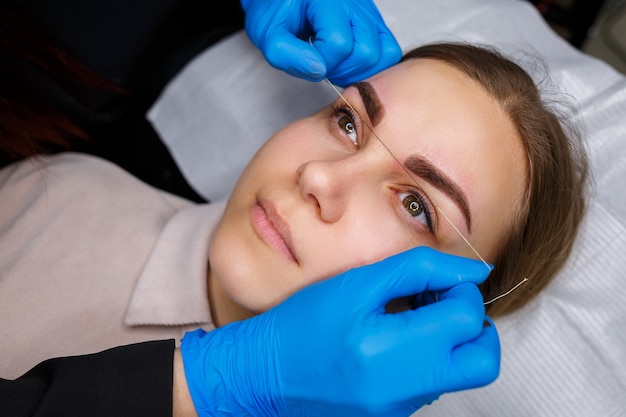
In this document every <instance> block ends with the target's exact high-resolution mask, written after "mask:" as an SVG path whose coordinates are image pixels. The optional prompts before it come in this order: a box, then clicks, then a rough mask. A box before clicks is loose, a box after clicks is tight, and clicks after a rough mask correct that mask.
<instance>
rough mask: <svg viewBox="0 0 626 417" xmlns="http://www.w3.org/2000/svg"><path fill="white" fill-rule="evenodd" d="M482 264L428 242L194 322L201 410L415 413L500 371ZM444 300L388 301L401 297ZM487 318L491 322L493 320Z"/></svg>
mask: <svg viewBox="0 0 626 417" xmlns="http://www.w3.org/2000/svg"><path fill="white" fill-rule="evenodd" d="M488 273H489V271H488V270H487V268H486V267H485V265H484V264H482V263H480V262H478V261H474V260H470V259H466V258H460V257H456V256H452V255H446V254H443V253H440V252H437V251H435V250H433V249H429V248H424V247H421V248H416V249H413V250H411V251H408V252H405V253H401V254H399V255H395V256H393V257H391V258H388V259H386V260H384V261H382V262H379V263H376V264H372V265H369V266H365V267H361V268H358V269H353V270H350V271H348V272H346V273H344V274H341V275H338V276H337V277H334V278H330V279H328V280H324V281H321V282H318V283H316V284H313V285H310V286H308V287H306V288H304V289H302V290H300V291H298V292H296V293H295V294H293V295H292V296H291V297H289V298H288V299H286V300H285V301H284V302H282V303H281V304H279V305H278V306H276V307H274V308H272V309H270V310H268V311H267V312H265V313H263V314H260V315H258V316H255V317H253V318H251V319H247V320H244V321H240V322H235V323H231V324H229V325H227V326H224V327H221V328H218V329H216V330H214V331H212V332H209V333H205V332H203V331H202V330H198V331H195V332H190V333H187V334H185V336H184V338H183V340H182V346H181V350H182V354H183V363H184V369H185V374H186V377H187V383H188V386H189V390H190V393H191V396H192V399H193V402H194V405H195V407H196V410H197V412H198V414H199V416H201V417H202V416H248V415H250V416H256V417H269V416H271V417H276V416H281V417H297V416H308V417H314V416H320V417H328V416H333V417H346V416H347V417H352V416H354V417H357V416H358V417H364V416H385V417H389V416H391V417H394V416H409V415H410V414H411V413H413V412H414V411H415V410H417V409H418V408H420V407H421V406H422V405H424V404H429V403H430V402H432V401H434V400H435V399H437V398H438V396H439V395H440V394H442V393H444V392H450V391H457V390H463V389H468V388H473V387H478V386H482V385H485V384H488V383H490V382H491V381H493V380H494V379H495V378H496V377H497V375H498V372H499V364H500V345H499V339H498V335H497V332H496V329H495V327H494V325H493V323H491V321H490V320H489V319H488V318H486V316H485V310H484V306H483V299H482V296H481V294H480V292H479V291H478V288H477V286H476V284H478V283H480V282H482V281H483V280H484V279H485V278H486V276H487V275H488ZM427 291H436V292H438V297H437V298H438V301H437V302H434V303H432V304H427V305H423V306H421V307H418V308H416V309H415V310H408V311H405V312H401V313H395V314H391V313H385V305H386V304H387V303H388V302H389V301H390V300H391V299H393V298H396V297H400V296H406V295H412V294H419V293H424V292H427ZM485 320H488V321H489V323H490V324H489V325H487V326H485V325H484V324H485Z"/></svg>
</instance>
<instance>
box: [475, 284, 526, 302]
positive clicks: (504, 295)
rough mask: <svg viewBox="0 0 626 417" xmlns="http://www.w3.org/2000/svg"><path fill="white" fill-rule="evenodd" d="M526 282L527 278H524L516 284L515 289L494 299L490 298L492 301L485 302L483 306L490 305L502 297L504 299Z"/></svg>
mask: <svg viewBox="0 0 626 417" xmlns="http://www.w3.org/2000/svg"><path fill="white" fill-rule="evenodd" d="M526 281H528V278H524V279H523V280H521V281H520V282H518V283H517V285H516V286H515V287H513V288H511V289H510V290H508V291H507V292H505V293H504V294H500V295H499V296H497V297H494V298H492V299H491V300H489V301H485V303H484V304H485V305H487V304H491V303H493V302H494V301H496V300H499V299H500V298H502V297H506V296H507V295H509V294H511V293H512V292H513V291H515V290H516V289H517V287H519V286H520V285H522V284H523V283H525V282H526Z"/></svg>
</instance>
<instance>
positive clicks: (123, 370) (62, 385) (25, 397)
mask: <svg viewBox="0 0 626 417" xmlns="http://www.w3.org/2000/svg"><path fill="white" fill-rule="evenodd" d="M174 347H175V345H174V340H164V341H155V342H145V343H138V344H133V345H128V346H121V347H116V348H113V349H109V350H105V351H103V352H100V353H95V354H90V355H82V356H72V357H66V358H55V359H50V360H47V361H45V362H42V363H40V364H39V365H37V366H35V367H34V368H33V369H31V370H30V371H29V372H27V373H26V374H24V375H22V376H21V377H20V378H18V379H15V380H6V379H0V410H2V413H1V414H2V415H5V416H11V417H26V416H37V417H48V416H63V417H72V416H81V417H84V416H89V417H104V416H107V417H124V416H129V417H130V416H132V417H143V416H145V417H171V416H172V383H173V382H172V375H173V373H172V372H173V360H174Z"/></svg>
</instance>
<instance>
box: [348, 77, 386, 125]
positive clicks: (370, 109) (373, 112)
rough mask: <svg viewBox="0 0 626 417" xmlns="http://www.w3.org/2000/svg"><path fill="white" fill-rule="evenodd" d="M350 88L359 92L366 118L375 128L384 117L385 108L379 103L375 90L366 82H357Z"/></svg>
mask: <svg viewBox="0 0 626 417" xmlns="http://www.w3.org/2000/svg"><path fill="white" fill-rule="evenodd" d="M352 86H353V87H356V89H357V90H358V91H359V95H360V96H361V101H362V102H363V106H364V107H365V111H366V112H367V116H368V117H369V119H370V121H371V122H372V127H374V126H376V125H377V124H378V122H380V120H381V119H382V118H383V116H384V115H385V107H384V106H383V105H382V103H381V102H380V99H379V98H378V94H376V90H374V87H372V84H370V83H368V82H367V81H359V82H356V83H354V84H352Z"/></svg>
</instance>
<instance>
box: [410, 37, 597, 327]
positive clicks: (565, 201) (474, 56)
mask: <svg viewBox="0 0 626 417" xmlns="http://www.w3.org/2000/svg"><path fill="white" fill-rule="evenodd" d="M425 58H426V59H435V60H439V61H443V62H445V63H447V64H449V65H451V66H453V67H455V68H457V69H458V70H460V71H462V72H463V73H465V74H466V75H468V76H469V77H470V78H471V79H473V80H475V81H477V82H478V83H479V84H480V85H481V86H482V87H483V88H484V89H485V91H487V93H488V94H490V95H491V96H492V97H493V98H494V99H495V101H496V102H497V103H499V105H500V106H501V108H502V109H503V110H504V111H505V112H506V114H507V115H508V116H509V117H510V120H511V121H512V122H513V124H514V126H515V129H516V131H517V133H518V135H519V137H520V138H521V140H522V143H523V146H524V149H525V152H526V156H527V158H528V164H527V166H528V172H527V178H526V181H525V182H526V190H524V197H523V202H522V206H521V207H520V209H519V210H518V212H517V213H516V218H515V220H514V224H513V225H512V226H511V227H510V229H509V230H508V231H507V233H505V235H504V236H503V238H502V240H501V241H500V242H498V245H497V247H498V249H497V250H496V253H495V254H494V259H493V260H491V262H492V263H493V264H494V266H495V269H494V271H493V272H492V273H491V275H490V277H489V278H488V279H487V281H485V282H484V283H483V284H482V285H481V287H480V289H481V292H482V294H483V297H484V299H485V300H492V299H494V298H495V297H497V296H499V295H501V294H504V293H506V292H507V291H508V290H510V289H511V288H513V287H515V286H516V285H517V284H518V283H519V282H520V281H521V280H522V279H523V278H527V279H528V281H527V282H525V283H524V285H522V286H521V287H520V288H519V289H516V290H515V291H514V292H512V293H511V294H509V295H507V296H506V297H502V298H500V299H498V300H496V301H494V302H493V303H491V304H489V305H488V306H487V313H488V314H489V315H491V316H492V317H497V316H502V315H506V314H509V313H511V312H513V311H515V310H517V309H519V308H521V307H522V306H524V305H525V304H527V303H528V302H529V301H530V300H531V299H533V298H534V297H535V296H536V295H537V294H538V293H539V292H540V291H541V290H542V289H543V288H545V287H546V286H547V285H548V283H549V282H550V281H551V280H552V279H553V278H554V277H555V276H556V274H557V272H558V271H559V270H560V269H561V268H562V267H563V265H564V264H565V262H566V260H567V258H568V257H569V255H570V253H571V250H572V247H573V244H574V241H575V238H576V235H577V233H578V229H579V226H580V224H581V221H582V219H583V216H584V213H585V209H586V186H587V185H586V182H587V177H588V161H587V158H586V155H585V153H584V151H583V147H582V141H581V134H580V131H579V130H578V129H576V128H575V127H574V125H573V124H572V123H571V120H568V118H567V117H565V116H563V115H559V114H558V113H557V110H556V109H552V108H549V106H548V103H547V101H544V100H543V99H542V97H541V93H540V90H539V88H538V86H537V85H536V84H535V82H534V81H533V79H532V77H531V76H530V75H529V73H527V72H526V71H525V70H524V69H523V68H522V67H521V66H520V65H518V64H517V63H515V62H513V61H512V60H510V59H508V58H505V57H504V56H503V55H502V54H500V53H499V52H498V51H496V50H494V49H491V48H489V47H484V46H477V45H470V44H465V43H435V44H429V45H424V46H420V47H418V48H415V49H413V50H411V51H409V52H408V53H406V54H405V55H404V56H403V58H402V61H406V60H408V59H425ZM563 104H566V103H565V102H564V101H563Z"/></svg>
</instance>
